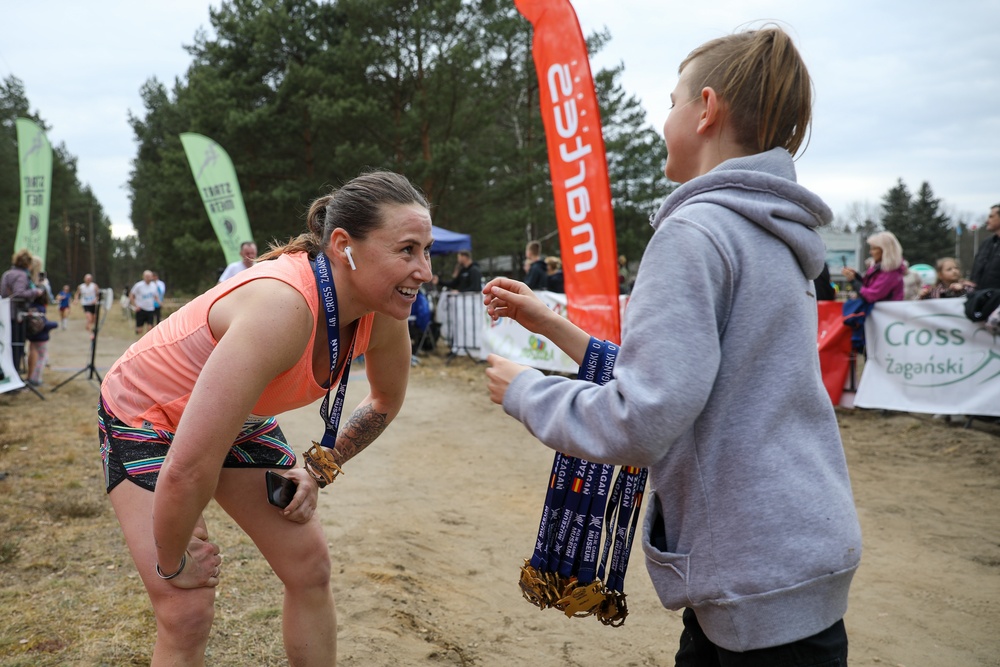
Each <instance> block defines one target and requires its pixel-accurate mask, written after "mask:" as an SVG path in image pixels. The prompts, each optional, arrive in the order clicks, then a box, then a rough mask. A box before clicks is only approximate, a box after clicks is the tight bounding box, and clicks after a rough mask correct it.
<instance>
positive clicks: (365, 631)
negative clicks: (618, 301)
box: [51, 313, 1000, 667]
mask: <svg viewBox="0 0 1000 667" xmlns="http://www.w3.org/2000/svg"><path fill="white" fill-rule="evenodd" d="M116 315H117V313H116ZM68 333H72V332H68ZM75 335H80V336H82V335H83V332H82V331H81V332H79V333H78V334H75ZM129 342H131V339H130V338H129V337H128V336H119V337H117V338H116V337H115V336H113V335H111V334H105V335H104V337H103V338H102V340H101V342H100V345H99V347H98V355H97V366H98V368H99V369H105V368H107V367H108V366H110V364H111V361H112V360H113V359H114V358H115V357H116V356H117V355H118V354H120V353H121V352H122V351H123V350H124V349H125V347H126V346H127V344H128V343H129ZM54 348H55V349H54V353H55V354H54V357H53V373H52V376H51V378H52V380H53V381H56V380H58V378H59V377H60V376H61V377H67V376H68V374H69V372H70V371H72V370H74V369H78V368H82V367H84V366H86V364H87V361H88V359H87V356H86V355H85V354H83V353H82V350H84V349H87V348H86V347H85V346H83V345H77V346H75V347H64V346H62V345H60V346H58V347H56V346H54ZM59 348H62V350H61V351H60V350H59ZM60 367H61V368H60ZM483 368H484V367H483V365H482V364H476V363H474V362H472V361H470V360H468V359H456V360H454V362H453V363H451V364H446V363H445V358H444V356H443V354H435V355H431V356H430V357H423V358H422V362H421V364H420V365H419V366H417V367H416V368H414V369H413V372H412V374H411V381H410V388H409V391H408V395H407V399H406V404H405V406H404V408H403V410H402V412H401V413H400V415H399V417H398V418H397V419H396V421H395V422H394V423H393V424H392V425H391V426H390V428H389V429H388V430H387V431H386V433H385V434H384V435H383V436H382V437H381V438H380V439H379V440H378V441H377V442H376V443H375V444H373V445H372V446H371V447H370V448H369V449H368V450H367V451H365V452H364V453H363V454H361V455H360V456H359V457H358V458H357V459H355V460H353V461H351V462H350V463H349V464H348V465H347V466H346V472H347V474H346V475H345V476H344V477H343V478H341V479H339V480H338V481H337V483H336V484H335V485H334V486H333V487H331V488H330V489H327V490H326V491H324V492H323V493H322V494H321V505H320V509H321V512H322V515H323V522H324V525H325V527H326V530H327V534H328V535H329V542H330V546H331V551H332V554H333V558H334V578H333V586H334V588H335V594H336V599H337V606H338V615H339V626H340V627H339V664H340V665H343V666H345V667H360V666H362V665H363V666H365V667H372V666H382V665H384V666H389V665H425V664H446V665H482V666H494V665H496V666H507V665H533V666H535V667H556V666H560V667H561V666H566V665H571V666H580V667H589V666H594V667H596V666H604V665H621V666H651V665H657V666H660V665H662V666H668V665H672V664H673V654H674V651H675V650H676V646H677V640H678V636H679V634H680V627H681V623H680V618H679V614H678V613H676V612H669V611H666V610H664V609H663V608H662V607H661V606H660V605H659V603H658V601H657V600H656V598H655V596H654V594H653V592H652V587H651V585H650V583H649V580H648V578H647V575H646V572H645V567H644V565H643V563H642V554H641V549H639V547H638V545H636V548H635V549H634V550H633V558H632V561H631V566H630V569H629V574H628V577H627V580H626V592H627V593H628V595H629V597H628V603H629V609H630V615H629V617H628V619H627V620H626V622H625V624H624V626H622V627H619V628H610V627H605V626H602V625H601V624H600V623H599V622H598V621H597V620H596V619H594V618H585V619H567V618H565V617H564V616H562V615H561V614H560V613H558V612H556V611H555V610H546V611H539V610H538V609H536V608H535V607H533V606H531V605H529V604H528V603H527V602H525V601H524V600H523V599H522V598H521V595H520V591H519V589H518V586H517V578H518V568H519V566H520V564H521V562H522V560H523V559H524V558H525V557H527V556H529V555H530V550H531V548H532V546H533V543H534V536H535V532H536V530H537V527H538V519H539V515H540V512H541V507H542V500H543V497H544V489H545V485H546V482H547V477H548V472H549V469H550V466H551V462H552V453H551V452H550V451H549V450H548V449H546V448H545V447H543V446H541V445H540V444H539V443H538V442H537V441H535V440H534V439H533V438H532V437H531V436H530V435H529V434H528V433H527V431H525V429H524V428H523V427H522V426H521V425H520V424H518V423H517V422H515V421H514V420H513V419H510V418H509V417H507V416H506V415H505V414H504V413H503V411H502V410H501V409H500V408H499V407H498V406H495V405H493V404H492V403H490V402H489V400H488V398H487V396H486V392H485V389H484V382H483V375H482V373H483ZM74 382H88V380H87V379H86V374H84V375H83V376H82V377H80V378H78V379H76V380H74ZM366 392H367V384H366V382H365V379H364V372H363V367H361V366H356V367H355V370H354V371H353V373H352V378H351V383H350V389H349V392H348V407H353V405H355V404H356V403H357V401H358V400H359V399H360V398H361V397H362V396H363V395H364V393H366ZM839 418H840V422H841V429H842V433H843V437H844V444H845V450H846V452H847V457H848V462H849V465H850V468H851V475H852V480H853V484H854V492H855V496H856V500H857V505H858V509H859V514H860V516H861V521H862V528H863V531H864V555H863V561H862V566H861V569H860V570H859V572H858V575H857V577H856V578H855V583H854V586H853V588H852V592H851V600H850V610H849V612H848V615H847V618H846V623H847V627H848V632H849V634H850V641H851V648H850V652H851V664H852V665H878V666H879V667H882V666H885V665H890V666H893V667H898V666H902V667H921V666H928V667H956V666H959V667H961V666H985V665H1000V510H998V508H1000V430H998V429H992V427H984V428H978V429H973V430H966V429H963V428H961V427H960V426H958V425H955V424H952V425H950V426H949V425H947V424H945V423H943V422H940V421H936V420H932V419H930V418H929V417H928V416H913V415H907V414H900V413H890V414H887V415H886V414H882V413H881V412H880V411H863V410H856V411H841V412H839ZM279 421H280V422H281V424H282V428H283V429H284V431H285V433H286V435H287V436H288V437H289V441H290V442H292V443H293V444H294V446H295V448H296V450H297V451H299V452H300V453H301V452H302V451H304V450H305V449H306V448H307V446H308V443H309V440H310V439H311V438H316V437H318V436H319V435H320V432H321V428H322V424H321V421H320V418H319V416H318V405H313V406H310V407H308V408H303V409H301V410H297V411H295V412H292V413H288V414H286V415H284V416H282V417H281V418H280V419H279ZM220 590H221V591H222V592H223V594H224V593H225V587H224V586H223V587H220ZM136 594H137V595H138V594H139V593H138V591H137V592H136ZM220 613H225V611H224V610H222V611H220Z"/></svg>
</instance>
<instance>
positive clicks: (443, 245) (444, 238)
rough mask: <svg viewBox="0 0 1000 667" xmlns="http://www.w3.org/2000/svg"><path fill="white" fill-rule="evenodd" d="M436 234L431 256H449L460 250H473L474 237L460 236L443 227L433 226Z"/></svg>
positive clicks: (433, 232) (432, 228)
mask: <svg viewBox="0 0 1000 667" xmlns="http://www.w3.org/2000/svg"><path fill="white" fill-rule="evenodd" d="M431 233H432V234H434V244H433V245H432V246H431V256H435V255H447V254H448V253H452V252H458V251H459V250H469V251H471V250H472V237H471V236H470V235H469V234H459V233H458V232H453V231H450V230H447V229H444V228H443V227H434V226H431Z"/></svg>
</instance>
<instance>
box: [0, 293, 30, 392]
mask: <svg viewBox="0 0 1000 667" xmlns="http://www.w3.org/2000/svg"><path fill="white" fill-rule="evenodd" d="M11 326H12V325H11V321H10V299H0V370H2V371H3V376H2V377H0V394H3V393H6V392H8V391H14V390H15V389H20V388H21V387H23V386H24V382H22V381H21V376H20V375H18V373H17V369H15V368H14V353H13V351H12V350H11V341H12V339H13V334H14V332H13V330H12V329H11Z"/></svg>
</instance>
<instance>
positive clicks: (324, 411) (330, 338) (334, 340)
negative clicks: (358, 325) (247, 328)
mask: <svg viewBox="0 0 1000 667" xmlns="http://www.w3.org/2000/svg"><path fill="white" fill-rule="evenodd" d="M312 267H313V273H315V274H316V287H317V289H318V290H319V301H320V303H322V304H323V310H324V311H325V312H326V340H327V343H328V344H329V346H330V379H329V380H327V387H326V396H325V397H324V398H323V403H322V405H320V407H319V416H320V417H322V418H323V425H324V428H325V431H324V433H323V439H322V440H321V441H320V444H321V445H323V446H324V447H326V448H327V449H333V448H334V447H335V446H336V444H337V429H338V428H339V426H340V415H341V413H342V412H343V411H344V397H345V396H346V395H347V376H348V375H350V372H351V357H353V356H354V341H353V340H352V341H351V350H350V353H349V354H348V355H347V359H346V360H345V361H344V372H343V374H342V375H341V376H340V386H338V387H337V394H336V396H335V397H334V399H333V410H330V390H331V389H332V388H333V378H334V373H335V372H336V370H337V358H338V357H339V356H340V322H339V317H338V310H337V290H336V289H335V287H334V285H333V274H332V273H331V271H330V260H329V259H327V257H326V255H325V254H324V253H319V254H318V255H316V261H315V262H313V265H312Z"/></svg>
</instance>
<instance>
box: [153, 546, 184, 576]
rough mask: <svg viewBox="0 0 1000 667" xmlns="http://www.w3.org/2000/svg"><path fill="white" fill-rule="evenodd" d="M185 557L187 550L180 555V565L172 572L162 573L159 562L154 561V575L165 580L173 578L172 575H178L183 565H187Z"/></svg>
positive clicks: (182, 569)
mask: <svg viewBox="0 0 1000 667" xmlns="http://www.w3.org/2000/svg"><path fill="white" fill-rule="evenodd" d="M187 557H188V553H187V550H185V551H184V555H183V556H181V565H180V567H178V568H177V571H176V572H174V573H173V574H163V570H161V569H160V564H159V563H156V576H158V577H159V578H160V579H163V580H164V581H166V580H167V579H173V578H174V577H176V576H177V575H179V574H180V573H181V572H183V571H184V566H185V565H187Z"/></svg>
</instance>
